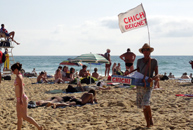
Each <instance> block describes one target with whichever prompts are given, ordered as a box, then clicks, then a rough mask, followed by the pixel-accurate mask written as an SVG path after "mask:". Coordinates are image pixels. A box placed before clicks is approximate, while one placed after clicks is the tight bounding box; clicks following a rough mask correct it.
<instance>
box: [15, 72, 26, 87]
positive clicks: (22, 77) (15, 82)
mask: <svg viewBox="0 0 193 130" xmlns="http://www.w3.org/2000/svg"><path fill="white" fill-rule="evenodd" d="M19 75H21V76H22V74H21V73H19ZM22 78H23V76H22ZM17 85H18V83H17V80H16V79H15V81H14V86H17ZM24 85H25V84H24V83H23V86H24Z"/></svg>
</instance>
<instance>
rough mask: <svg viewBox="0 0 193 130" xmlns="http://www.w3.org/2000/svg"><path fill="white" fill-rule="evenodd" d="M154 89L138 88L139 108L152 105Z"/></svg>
mask: <svg viewBox="0 0 193 130" xmlns="http://www.w3.org/2000/svg"><path fill="white" fill-rule="evenodd" d="M151 92H152V87H146V88H145V87H144V86H137V101H136V103H137V107H138V108H143V107H144V106H149V105H150V98H151Z"/></svg>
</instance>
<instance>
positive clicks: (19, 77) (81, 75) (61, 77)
mask: <svg viewBox="0 0 193 130" xmlns="http://www.w3.org/2000/svg"><path fill="white" fill-rule="evenodd" d="M153 51H154V48H152V47H150V46H149V45H148V44H147V43H146V44H144V45H143V46H142V48H140V49H139V52H140V53H142V54H143V58H141V59H138V61H137V68H136V69H134V66H133V63H134V61H135V58H136V55H135V54H134V53H133V52H131V50H130V48H128V49H127V51H126V52H125V53H123V54H122V55H120V59H122V60H123V61H124V62H125V68H126V70H125V71H124V72H123V71H122V70H121V65H120V63H117V64H116V63H114V64H113V65H112V68H111V64H112V63H111V58H110V52H111V51H110V49H107V52H106V53H105V54H104V57H105V58H106V59H107V60H108V61H109V63H107V64H105V77H101V76H100V75H99V74H98V72H97V71H98V69H97V68H94V70H93V73H91V72H90V71H91V70H87V66H86V65H83V66H82V69H81V70H80V71H79V72H76V70H75V69H74V68H73V67H71V68H70V69H69V68H68V66H63V67H62V66H58V68H57V70H56V71H55V75H54V76H53V77H52V78H53V79H54V80H53V81H51V80H49V79H48V75H47V73H46V71H42V72H40V73H39V74H37V72H36V71H35V68H34V69H33V71H32V73H33V74H34V75H35V76H36V77H37V83H49V82H54V83H68V84H69V85H68V88H67V89H66V91H68V92H71V91H72V92H84V93H83V94H82V96H81V97H80V98H77V97H75V96H55V97H50V98H49V99H47V100H39V101H36V105H37V106H46V107H50V106H52V107H53V108H57V107H61V106H74V105H85V104H87V103H91V104H94V103H98V101H97V98H96V97H97V96H96V89H94V88H92V87H86V86H83V85H82V84H84V83H85V84H91V83H95V81H101V79H102V80H104V79H106V78H107V79H108V78H109V77H110V70H112V75H122V76H128V75H129V74H131V73H132V72H134V71H137V72H139V73H141V74H143V75H144V77H143V79H142V82H143V85H142V86H136V91H137V96H136V97H137V98H136V105H137V107H138V108H141V109H143V113H144V118H145V121H146V124H147V125H146V126H147V127H148V128H149V127H151V126H153V125H154V123H153V119H152V113H151V107H150V98H151V93H152V90H153V88H154V87H153V86H155V87H156V86H157V87H158V88H159V81H160V80H162V79H163V78H165V80H167V79H169V78H175V77H174V75H172V73H170V74H169V75H168V76H167V74H166V73H165V74H164V75H163V76H160V75H159V74H158V62H157V60H156V59H154V58H151V56H150V54H151V53H152V52H153ZM1 54H2V52H1V51H0V55H1ZM0 67H1V66H0ZM11 70H12V73H13V74H15V75H16V79H15V81H14V86H15V95H16V100H17V102H16V110H17V118H18V122H17V127H18V129H19V130H20V129H21V126H22V121H23V120H26V121H28V122H30V123H31V124H33V125H34V126H36V127H37V128H38V129H39V130H41V129H43V128H42V126H40V125H39V124H38V123H37V122H36V121H35V120H34V119H33V118H32V117H30V116H28V114H27V107H28V97H27V95H26V94H25V91H24V81H23V80H24V79H23V76H25V75H24V74H25V72H24V71H23V70H22V64H21V63H15V64H13V65H12V66H11ZM22 71H23V74H22ZM146 76H147V77H148V78H147V79H146ZM181 78H182V79H190V78H192V74H190V76H188V75H187V73H184V74H183V75H182V77H181ZM153 81H154V84H153ZM147 83H149V84H150V86H147ZM73 84H75V86H76V87H74V86H73ZM100 84H102V82H100ZM99 86H100V85H99ZM100 89H103V90H108V89H109V88H107V87H102V88H100Z"/></svg>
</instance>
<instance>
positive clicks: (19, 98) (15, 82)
mask: <svg viewBox="0 0 193 130" xmlns="http://www.w3.org/2000/svg"><path fill="white" fill-rule="evenodd" d="M21 75H22V74H21ZM14 86H15V87H17V86H18V83H17V81H16V79H15V81H14ZM23 86H24V83H23ZM16 98H17V102H20V101H21V97H16ZM23 98H26V99H27V100H28V97H27V96H26V95H25V94H23Z"/></svg>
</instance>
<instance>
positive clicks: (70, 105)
mask: <svg viewBox="0 0 193 130" xmlns="http://www.w3.org/2000/svg"><path fill="white" fill-rule="evenodd" d="M95 104H98V103H93V104H92V103H86V104H84V105H95ZM84 105H70V106H58V107H56V108H66V107H72V106H75V107H81V106H84ZM52 108H53V106H52Z"/></svg>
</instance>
